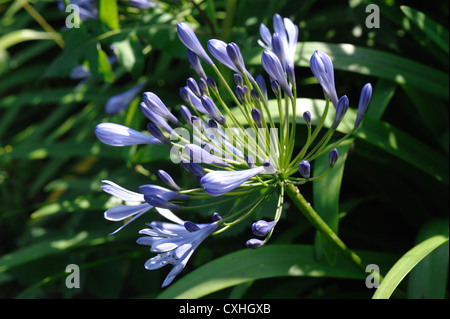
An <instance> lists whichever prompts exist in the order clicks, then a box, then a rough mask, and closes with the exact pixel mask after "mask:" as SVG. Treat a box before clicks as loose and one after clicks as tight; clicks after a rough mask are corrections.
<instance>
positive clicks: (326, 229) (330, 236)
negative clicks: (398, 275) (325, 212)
mask: <svg viewBox="0 0 450 319" xmlns="http://www.w3.org/2000/svg"><path fill="white" fill-rule="evenodd" d="M286 193H287V194H288V196H289V197H290V199H291V200H292V202H293V203H294V204H295V206H297V208H298V209H299V210H300V211H301V212H302V213H303V215H305V217H306V218H307V219H308V221H309V222H310V223H311V224H312V225H313V226H314V227H315V228H316V229H317V230H318V231H320V233H321V234H322V235H323V237H324V238H326V239H327V240H328V241H329V242H330V244H332V245H333V246H334V247H335V248H336V249H337V250H338V251H339V252H340V253H341V254H342V255H344V256H345V257H346V258H347V259H348V260H350V261H351V262H352V263H353V264H354V265H355V266H357V267H358V268H359V269H360V270H362V272H363V273H366V265H365V264H364V263H363V262H362V260H361V258H360V257H359V256H358V255H357V254H356V253H355V252H353V251H352V250H350V249H349V248H348V247H347V246H346V245H345V244H344V242H343V241H342V240H341V239H340V238H339V237H338V236H337V235H336V233H335V232H334V231H333V230H332V229H331V228H330V226H328V224H327V223H325V222H324V221H323V219H322V218H321V217H320V216H319V214H317V212H316V211H315V210H314V209H313V208H312V207H311V204H310V203H308V201H307V200H306V199H305V198H304V197H303V195H302V194H301V193H300V191H299V190H298V188H297V187H296V186H294V185H292V184H288V185H287V186H286Z"/></svg>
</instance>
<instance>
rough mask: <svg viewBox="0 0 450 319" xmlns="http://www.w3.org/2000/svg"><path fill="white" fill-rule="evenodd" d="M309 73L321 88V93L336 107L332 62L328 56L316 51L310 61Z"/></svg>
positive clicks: (336, 97)
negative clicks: (310, 72)
mask: <svg viewBox="0 0 450 319" xmlns="http://www.w3.org/2000/svg"><path fill="white" fill-rule="evenodd" d="M310 67H311V71H312V73H313V74H314V76H315V77H316V79H317V80H318V81H319V83H320V85H321V86H322V89H323V91H324V92H325V94H326V95H327V97H328V98H329V99H330V100H331V103H333V105H334V106H335V107H336V106H337V103H338V96H337V93H336V87H335V84H334V68H333V62H331V59H330V57H329V56H328V55H326V54H325V53H323V52H321V51H319V50H316V51H315V52H314V53H313V55H312V57H311V60H310Z"/></svg>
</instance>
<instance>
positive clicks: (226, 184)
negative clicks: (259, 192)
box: [201, 166, 264, 196]
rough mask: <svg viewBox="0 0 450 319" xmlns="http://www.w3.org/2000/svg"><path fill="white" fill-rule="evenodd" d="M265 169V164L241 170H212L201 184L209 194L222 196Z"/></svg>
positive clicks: (203, 178)
mask: <svg viewBox="0 0 450 319" xmlns="http://www.w3.org/2000/svg"><path fill="white" fill-rule="evenodd" d="M263 171H264V167H263V166H258V167H254V168H249V169H246V170H241V171H212V172H209V173H208V174H206V175H205V176H203V177H202V179H201V184H202V186H203V188H204V189H205V192H207V193H208V194H209V195H211V196H220V195H223V194H225V193H228V192H230V191H232V190H233V189H235V188H236V187H239V186H240V185H241V184H242V183H244V182H245V181H247V180H248V179H250V178H252V177H254V176H256V175H258V174H260V173H262V172H263Z"/></svg>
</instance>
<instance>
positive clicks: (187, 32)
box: [177, 22, 214, 65]
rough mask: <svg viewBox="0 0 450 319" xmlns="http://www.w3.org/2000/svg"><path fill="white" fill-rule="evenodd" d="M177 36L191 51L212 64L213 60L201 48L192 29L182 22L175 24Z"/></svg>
mask: <svg viewBox="0 0 450 319" xmlns="http://www.w3.org/2000/svg"><path fill="white" fill-rule="evenodd" d="M177 30H178V37H179V38H180V41H181V42H182V43H183V44H184V45H185V46H186V47H187V48H188V49H190V50H191V51H192V52H194V53H195V54H197V55H198V56H199V57H200V58H201V59H202V60H203V61H205V63H206V64H208V65H213V64H214V62H213V61H212V60H211V58H210V57H209V56H208V54H207V53H206V51H205V49H203V47H202V45H201V44H200V41H199V40H198V38H197V36H196V35H195V33H194V31H192V29H191V28H190V27H189V26H188V25H187V24H186V23H184V22H178V24H177Z"/></svg>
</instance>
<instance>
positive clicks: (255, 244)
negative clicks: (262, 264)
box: [245, 238, 265, 249]
mask: <svg viewBox="0 0 450 319" xmlns="http://www.w3.org/2000/svg"><path fill="white" fill-rule="evenodd" d="M264 244H265V242H264V240H261V239H257V238H252V239H249V240H247V242H246V243H245V245H246V246H247V247H248V248H252V249H256V248H259V247H261V246H263V245H264Z"/></svg>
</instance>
